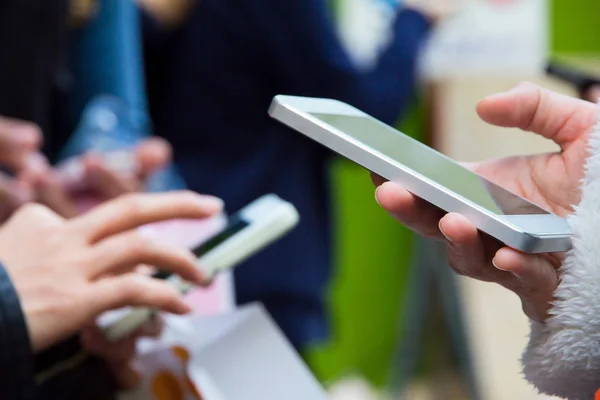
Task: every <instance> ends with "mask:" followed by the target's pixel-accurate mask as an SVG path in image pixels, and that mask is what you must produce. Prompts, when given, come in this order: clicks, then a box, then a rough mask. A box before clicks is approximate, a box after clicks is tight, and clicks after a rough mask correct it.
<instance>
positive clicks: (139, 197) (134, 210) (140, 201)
mask: <svg viewBox="0 0 600 400" xmlns="http://www.w3.org/2000/svg"><path fill="white" fill-rule="evenodd" d="M117 202H118V206H119V208H120V211H121V212H122V213H123V215H128V216H129V217H131V218H138V216H139V215H141V214H142V213H143V210H144V205H145V195H143V194H140V193H133V192H130V193H124V194H122V195H121V196H120V197H119V199H118V200H117Z"/></svg>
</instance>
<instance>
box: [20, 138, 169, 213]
mask: <svg viewBox="0 0 600 400" xmlns="http://www.w3.org/2000/svg"><path fill="white" fill-rule="evenodd" d="M131 157H132V164H134V165H135V167H136V169H137V170H136V171H132V172H131V173H122V172H115V171H114V170H112V169H111V168H109V166H107V165H105V164H104V163H103V160H102V157H101V156H100V155H98V154H94V153H87V154H84V155H83V156H81V157H80V159H79V162H80V163H81V165H82V167H83V179H82V181H83V182H85V190H84V193H83V194H85V195H86V196H88V197H90V198H93V199H95V200H98V201H104V200H109V199H112V198H115V197H117V196H120V195H122V194H125V193H131V192H137V191H141V190H143V188H144V182H145V181H146V179H147V178H148V177H149V176H150V175H151V174H152V173H154V172H156V171H157V170H159V169H160V168H162V167H164V166H165V165H167V163H168V162H169V161H170V159H171V146H170V145H169V143H168V142H166V141H165V140H163V139H160V138H157V137H154V138H150V139H146V140H144V141H142V142H141V143H140V144H139V145H138V146H136V147H135V148H134V149H133V150H132V152H131ZM25 179H29V180H31V181H34V182H35V189H36V193H37V201H38V202H39V203H41V204H44V205H46V206H48V207H50V208H51V209H52V210H54V211H55V212H57V213H58V214H60V215H61V216H63V217H65V218H72V217H74V216H76V215H78V214H79V212H80V211H79V209H78V207H77V204H76V197H77V196H78V195H81V194H82V193H72V192H70V191H69V190H68V189H67V188H65V187H64V185H63V182H62V181H61V179H60V177H59V176H58V175H56V174H44V175H42V176H38V177H37V178H25Z"/></svg>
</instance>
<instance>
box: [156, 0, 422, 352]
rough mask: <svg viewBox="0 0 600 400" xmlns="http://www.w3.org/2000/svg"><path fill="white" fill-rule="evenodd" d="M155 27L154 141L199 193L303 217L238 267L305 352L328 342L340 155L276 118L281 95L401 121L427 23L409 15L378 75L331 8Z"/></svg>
mask: <svg viewBox="0 0 600 400" xmlns="http://www.w3.org/2000/svg"><path fill="white" fill-rule="evenodd" d="M146 23H147V24H146V38H147V46H146V47H147V65H148V68H149V69H148V77H149V89H150V100H151V108H152V114H153V115H152V116H153V121H154V124H155V126H154V128H155V132H156V133H157V134H159V135H161V136H164V137H165V138H167V139H168V140H169V141H170V142H171V143H172V144H173V146H174V157H175V161H176V163H177V164H178V166H179V167H180V169H181V172H182V174H183V176H184V178H185V179H186V180H187V183H188V184H189V186H190V187H191V188H192V189H193V190H196V191H199V192H204V193H211V194H215V195H217V196H220V197H222V198H223V199H224V200H225V201H226V204H227V206H228V209H229V211H235V210H237V209H239V208H241V207H243V206H244V205H245V204H246V203H248V202H249V201H251V200H253V199H255V198H257V197H259V196H261V195H263V194H265V193H269V192H274V193H276V194H278V195H280V196H281V197H283V198H285V199H286V200H288V201H291V202H292V203H293V204H295V206H296V207H297V208H298V210H299V212H300V214H301V218H302V219H301V223H300V225H299V227H298V228H297V229H296V230H295V231H294V232H293V233H291V234H290V235H289V236H287V237H285V238H284V239H283V240H281V241H280V242H278V243H277V244H276V245H274V246H272V247H270V248H268V249H267V250H265V251H263V252H261V253H260V254H259V255H257V256H255V257H254V258H252V259H251V260H249V261H248V262H246V263H245V265H243V266H240V267H239V268H238V269H237V270H236V274H235V277H236V287H237V298H238V300H239V302H241V303H245V302H250V301H261V302H263V303H264V304H265V305H266V307H267V309H268V310H269V312H270V313H271V314H272V315H273V316H274V318H275V319H276V321H277V322H278V323H279V325H280V326H281V327H282V328H283V330H284V331H285V333H286V334H287V335H288V337H289V338H290V339H291V340H292V342H293V343H294V344H295V345H296V346H297V347H303V346H304V345H306V344H307V343H309V342H312V341H317V340H322V339H323V338H324V337H325V336H326V333H327V330H326V324H325V321H326V318H325V310H324V293H325V290H326V287H327V283H328V280H329V276H330V267H331V263H332V260H331V252H330V249H331V221H330V219H331V218H330V212H329V211H330V210H329V207H330V204H329V185H328V183H327V168H326V167H327V162H328V159H329V157H328V153H327V152H326V151H325V150H324V149H323V148H321V147H320V146H318V145H316V144H315V143H313V142H311V141H309V140H308V139H305V138H304V137H303V136H302V135H300V134H298V133H296V132H293V131H291V130H290V129H287V128H285V127H284V126H282V125H280V124H279V123H277V122H276V121H273V120H271V119H270V118H269V117H268V115H267V109H268V106H269V103H270V101H271V99H272V97H273V96H274V95H276V94H292V95H304V96H317V97H330V98H335V99H339V100H342V101H345V102H348V103H350V104H352V105H354V106H356V107H358V108H360V109H362V110H364V111H366V112H367V113H369V114H371V115H373V116H375V117H377V118H379V119H381V120H383V121H385V122H388V123H393V122H395V121H396V120H397V118H398V117H399V115H400V114H401V113H402V111H403V110H404V109H405V108H406V106H407V104H408V103H409V101H410V99H411V95H412V93H413V90H414V87H415V62H416V59H417V53H418V50H419V47H420V44H421V43H422V41H423V39H424V37H425V35H426V34H427V32H428V30H429V23H428V21H427V20H426V19H425V18H424V17H423V16H422V15H420V14H418V13H417V12H414V11H409V10H404V11H402V12H400V13H399V15H398V16H397V19H396V21H395V24H394V28H393V29H394V32H395V39H394V41H393V43H392V44H391V46H390V47H389V49H387V51H385V53H383V55H382V56H381V58H380V60H379V63H378V65H377V66H376V68H374V69H373V70H371V71H370V72H361V71H360V70H359V69H357V67H356V66H355V64H354V63H353V62H352V61H351V59H350V58H349V56H348V54H347V53H346V51H345V50H344V48H343V47H342V45H341V42H340V41H339V39H338V37H337V36H336V33H335V27H334V22H333V20H332V18H331V15H330V10H329V7H328V4H327V2H326V1H325V0H284V1H282V0H202V1H199V2H198V4H197V6H196V8H195V9H194V11H193V12H192V14H191V16H190V18H189V20H188V21H187V23H186V24H185V26H184V27H183V28H181V29H179V30H177V31H176V32H175V33H172V34H171V35H168V36H167V35H162V34H161V33H160V31H159V30H157V27H156V26H155V25H154V24H153V23H152V21H151V20H148V19H147V20H146Z"/></svg>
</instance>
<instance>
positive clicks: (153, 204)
mask: <svg viewBox="0 0 600 400" xmlns="http://www.w3.org/2000/svg"><path fill="white" fill-rule="evenodd" d="M222 206H223V203H222V201H221V200H220V199H216V198H214V197H210V196H201V195H198V194H194V193H191V192H170V193H161V194H128V195H124V196H121V197H119V198H118V199H115V200H111V201H108V202H106V203H103V204H102V205H100V206H98V207H96V208H95V209H94V210H92V211H89V212H87V213H84V214H82V215H80V216H78V217H75V218H72V219H70V220H66V219H64V218H63V217H60V216H59V215H57V214H56V213H54V212H53V211H51V210H50V209H48V208H47V207H45V206H42V205H39V204H28V205H25V206H23V207H21V208H20V209H19V210H18V211H17V212H16V213H15V214H14V215H13V216H12V217H11V218H10V219H9V220H8V222H7V223H6V224H5V225H4V226H2V227H1V228H0V260H1V261H2V263H3V266H4V268H5V269H6V271H7V272H8V274H9V276H10V277H11V280H12V283H13V285H14V287H15V289H16V291H17V293H18V295H19V298H20V301H21V307H22V309H23V312H24V315H25V318H26V321H27V325H28V329H29V335H30V340H31V344H32V349H33V350H34V352H39V351H41V350H43V349H46V348H48V347H49V346H52V345H53V344H56V343H58V342H59V341H61V340H63V339H65V338H67V337H69V336H71V335H72V334H74V333H76V332H78V331H80V330H81V329H82V328H83V327H84V326H86V325H88V324H89V323H90V322H91V321H93V320H95V318H96V317H97V316H98V315H99V314H101V313H103V312H105V311H108V310H112V309H116V308H120V307H124V306H143V307H151V308H156V309H160V310H163V311H166V312H171V313H176V314H183V313H187V312H189V311H190V309H189V306H188V305H186V303H185V302H183V300H182V299H181V297H180V295H179V293H178V292H177V291H176V290H174V289H173V288H171V287H170V286H169V285H168V284H167V283H165V282H163V281H160V280H156V279H153V278H152V277H150V276H147V275H145V274H140V273H139V272H137V271H135V268H136V267H137V266H138V265H141V264H147V265H158V266H160V267H161V268H164V269H167V270H170V271H173V272H175V273H177V274H179V275H181V276H182V277H183V278H184V279H187V280H189V281H191V282H194V283H198V284H203V283H204V282H205V279H204V277H203V276H202V273H201V272H200V271H199V270H198V268H197V267H196V257H195V256H194V255H193V254H192V253H191V252H190V251H189V250H187V249H180V248H174V247H170V246H165V245H161V244H160V243H156V242H153V241H149V240H148V239H146V238H144V237H143V236H141V235H140V234H139V233H138V232H137V231H136V228H137V227H139V226H141V225H144V224H149V223H154V222H159V221H163V220H169V219H176V218H206V217H209V216H212V215H214V214H215V213H217V212H219V211H220V210H221V209H222Z"/></svg>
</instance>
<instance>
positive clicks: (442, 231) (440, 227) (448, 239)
mask: <svg viewBox="0 0 600 400" xmlns="http://www.w3.org/2000/svg"><path fill="white" fill-rule="evenodd" d="M438 229H439V230H440V232H441V233H442V235H444V237H445V238H446V240H447V241H448V243H450V244H453V243H452V240H451V239H450V238H449V237H448V235H446V233H444V230H443V229H442V221H440V222H438Z"/></svg>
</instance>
